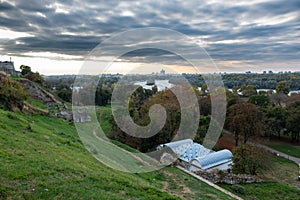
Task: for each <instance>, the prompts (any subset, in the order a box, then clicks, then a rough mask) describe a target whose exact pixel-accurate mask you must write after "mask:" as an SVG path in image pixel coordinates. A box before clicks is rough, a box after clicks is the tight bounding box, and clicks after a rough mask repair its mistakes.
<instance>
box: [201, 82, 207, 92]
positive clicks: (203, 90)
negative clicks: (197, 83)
mask: <svg viewBox="0 0 300 200" xmlns="http://www.w3.org/2000/svg"><path fill="white" fill-rule="evenodd" d="M207 89H208V87H207V85H206V84H202V86H201V94H202V95H205V94H207Z"/></svg>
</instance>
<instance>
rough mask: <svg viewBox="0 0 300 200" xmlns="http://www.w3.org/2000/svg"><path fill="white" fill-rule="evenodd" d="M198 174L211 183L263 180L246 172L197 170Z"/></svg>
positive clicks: (257, 181) (258, 181) (256, 181)
mask: <svg viewBox="0 0 300 200" xmlns="http://www.w3.org/2000/svg"><path fill="white" fill-rule="evenodd" d="M195 174H197V175H198V176H201V177H202V178H204V179H206V180H208V181H210V182H212V183H227V184H231V185H232V184H240V183H260V182H263V180H261V179H259V178H257V177H254V176H250V175H246V174H233V173H229V172H225V171H212V172H207V171H197V172H195Z"/></svg>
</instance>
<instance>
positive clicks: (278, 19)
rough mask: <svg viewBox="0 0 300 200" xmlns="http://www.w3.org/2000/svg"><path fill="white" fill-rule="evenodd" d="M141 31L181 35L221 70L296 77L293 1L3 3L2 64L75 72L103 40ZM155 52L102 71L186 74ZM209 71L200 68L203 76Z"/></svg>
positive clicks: (297, 26)
mask: <svg viewBox="0 0 300 200" xmlns="http://www.w3.org/2000/svg"><path fill="white" fill-rule="evenodd" d="M147 27H158V28H166V29H171V30H174V31H178V32H180V33H182V34H185V35H187V36H188V37H189V38H190V39H191V40H192V41H194V43H195V44H197V45H199V46H200V47H202V48H204V49H205V50H206V52H207V53H208V55H209V56H210V58H211V59H212V60H213V61H214V62H215V64H216V65H217V67H218V70H219V72H227V73H230V72H246V71H253V72H262V71H265V70H266V71H269V70H272V71H274V72H277V71H300V1H299V0H288V1H286V0H253V1H249V0H247V1H241V0H226V1H221V0H220V1H217V0H210V1H201V0H197V1H196V0H193V1H189V0H187V1H177V0H173V1H169V0H166V1H161V0H160V1H155V0H141V1H139V2H134V1H120V2H119V1H108V0H105V1H101V0H100V1H99V0H64V1H53V0H9V1H8V0H1V3H0V52H1V54H0V60H2V61H4V60H9V59H10V58H11V59H12V61H14V62H15V67H16V68H17V69H18V68H19V66H20V65H21V64H24V65H29V66H31V68H32V69H33V71H39V72H40V73H42V74H45V75H51V74H76V73H78V71H79V70H80V69H81V67H82V65H83V64H84V61H85V59H86V58H87V55H88V54H89V53H90V52H92V51H93V49H94V48H95V47H96V46H97V45H99V44H101V42H103V41H105V40H107V39H108V38H110V37H111V36H113V35H115V34H118V33H121V32H123V31H128V30H132V29H135V28H147ZM157 52H160V51H154V53H153V51H142V50H141V51H139V52H135V53H129V54H128V55H126V56H124V57H123V58H120V59H119V60H118V61H116V62H114V67H112V68H110V71H108V72H111V73H117V72H119V73H122V72H125V71H126V69H129V68H130V69H131V68H140V67H141V66H142V67H143V69H145V70H144V71H147V72H151V71H154V72H157V71H158V70H160V68H166V69H167V70H166V71H167V72H168V73H172V72H174V71H175V72H178V73H184V72H187V73H189V72H191V71H190V67H189V66H188V65H187V64H186V63H187V62H179V61H178V60H177V61H174V59H173V61H170V62H160V61H161V58H164V59H167V58H171V60H172V58H173V57H174V56H173V57H172V53H170V52H169V53H166V52H163V53H157ZM197 53H198V52H197V51H196V52H193V54H195V55H196V54H197ZM112 54H113V52H110V53H108V54H107V55H106V57H105V58H103V59H108V58H109V57H110V56H112ZM154 54H155V56H156V57H155V56H154ZM175 57H176V56H175ZM154 58H155V59H154ZM154 60H156V61H155V62H154ZM166 65H168V66H166ZM154 66H156V67H154ZM157 66H158V67H157ZM146 69H147V70H146ZM215 70H216V69H213V68H205V67H204V66H202V72H203V73H207V72H214V71H215ZM142 71H143V70H142Z"/></svg>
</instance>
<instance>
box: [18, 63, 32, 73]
mask: <svg viewBox="0 0 300 200" xmlns="http://www.w3.org/2000/svg"><path fill="white" fill-rule="evenodd" d="M20 69H21V74H22V75H23V76H25V75H26V74H29V73H31V67H29V66H26V65H21V66H20Z"/></svg>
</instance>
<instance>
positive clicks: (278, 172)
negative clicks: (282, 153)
mask: <svg viewBox="0 0 300 200" xmlns="http://www.w3.org/2000/svg"><path fill="white" fill-rule="evenodd" d="M271 159H272V165H270V166H269V167H268V168H266V169H263V170H261V171H260V172H259V176H260V177H261V178H263V179H264V180H266V181H270V182H266V183H254V184H240V185H238V187H242V190H243V191H244V192H240V191H241V190H234V189H233V188H234V187H235V186H233V187H232V186H229V185H225V184H222V185H221V186H222V187H223V188H225V189H227V190H229V191H231V192H233V193H235V194H237V195H239V196H241V197H242V198H244V199H249V200H252V199H264V200H273V199H286V200H291V199H295V200H296V199H299V196H300V190H299V188H300V182H299V181H298V180H297V176H298V166H297V165H296V164H295V163H293V162H291V161H289V160H287V159H284V158H282V157H278V156H274V155H273V156H272V157H271ZM274 181H276V182H274ZM288 184H289V185H288ZM291 185H292V186H291ZM293 186H294V187H293Z"/></svg>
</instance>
